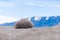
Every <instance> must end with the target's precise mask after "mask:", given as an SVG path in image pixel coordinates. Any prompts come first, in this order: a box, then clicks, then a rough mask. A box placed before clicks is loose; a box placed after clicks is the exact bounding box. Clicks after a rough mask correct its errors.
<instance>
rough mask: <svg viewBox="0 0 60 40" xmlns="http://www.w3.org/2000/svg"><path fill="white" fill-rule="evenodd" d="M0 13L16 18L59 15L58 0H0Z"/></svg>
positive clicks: (59, 4)
mask: <svg viewBox="0 0 60 40" xmlns="http://www.w3.org/2000/svg"><path fill="white" fill-rule="evenodd" d="M0 15H2V16H6V17H13V18H16V19H20V18H24V17H32V16H58V15H60V0H0Z"/></svg>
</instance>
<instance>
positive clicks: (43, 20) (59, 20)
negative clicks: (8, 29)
mask: <svg viewBox="0 0 60 40" xmlns="http://www.w3.org/2000/svg"><path fill="white" fill-rule="evenodd" d="M29 20H31V21H32V22H33V23H34V27H46V26H47V27H51V26H55V25H58V24H60V16H50V17H39V16H33V17H31V18H30V19H29ZM15 23H16V22H10V23H4V24H1V25H0V26H14V24H15Z"/></svg>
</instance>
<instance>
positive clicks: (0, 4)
mask: <svg viewBox="0 0 60 40" xmlns="http://www.w3.org/2000/svg"><path fill="white" fill-rule="evenodd" d="M13 6H14V3H12V2H0V7H13Z"/></svg>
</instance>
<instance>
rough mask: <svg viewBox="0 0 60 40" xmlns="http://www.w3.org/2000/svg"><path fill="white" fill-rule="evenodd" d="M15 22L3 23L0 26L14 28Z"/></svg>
mask: <svg viewBox="0 0 60 40" xmlns="http://www.w3.org/2000/svg"><path fill="white" fill-rule="evenodd" d="M15 23H16V22H11V23H3V24H0V26H14V25H15Z"/></svg>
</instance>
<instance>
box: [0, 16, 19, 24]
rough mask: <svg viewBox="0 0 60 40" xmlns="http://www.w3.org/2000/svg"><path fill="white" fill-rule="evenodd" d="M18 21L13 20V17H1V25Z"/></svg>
mask: <svg viewBox="0 0 60 40" xmlns="http://www.w3.org/2000/svg"><path fill="white" fill-rule="evenodd" d="M17 20H18V19H16V18H13V17H7V16H2V15H0V24H2V23H6V22H14V21H17Z"/></svg>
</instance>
